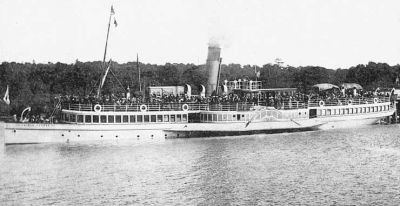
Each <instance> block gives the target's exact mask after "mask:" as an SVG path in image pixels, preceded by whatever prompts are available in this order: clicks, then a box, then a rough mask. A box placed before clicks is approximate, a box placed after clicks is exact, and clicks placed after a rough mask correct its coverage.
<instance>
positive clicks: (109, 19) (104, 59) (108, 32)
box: [103, 5, 114, 66]
mask: <svg viewBox="0 0 400 206" xmlns="http://www.w3.org/2000/svg"><path fill="white" fill-rule="evenodd" d="M113 14H114V8H113V6H112V5H111V12H110V17H109V18H108V29H107V38H106V46H105V48H104V57H103V66H104V63H105V62H106V55H107V44H108V36H109V34H110V25H111V16H112V15H113Z"/></svg>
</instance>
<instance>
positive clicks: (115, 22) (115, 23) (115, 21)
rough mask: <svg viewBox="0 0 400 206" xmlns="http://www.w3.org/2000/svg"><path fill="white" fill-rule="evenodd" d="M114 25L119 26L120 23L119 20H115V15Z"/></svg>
mask: <svg viewBox="0 0 400 206" xmlns="http://www.w3.org/2000/svg"><path fill="white" fill-rule="evenodd" d="M114 26H115V27H117V26H118V23H117V20H115V17H114Z"/></svg>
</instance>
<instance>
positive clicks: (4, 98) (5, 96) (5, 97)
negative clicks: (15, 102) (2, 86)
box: [3, 85, 10, 104]
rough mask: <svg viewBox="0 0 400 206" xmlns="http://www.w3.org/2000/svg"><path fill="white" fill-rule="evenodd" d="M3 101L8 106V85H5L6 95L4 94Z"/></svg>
mask: <svg viewBox="0 0 400 206" xmlns="http://www.w3.org/2000/svg"><path fill="white" fill-rule="evenodd" d="M3 101H4V102H5V103H6V104H10V94H9V91H8V85H7V90H6V93H5V94H4V97H3Z"/></svg>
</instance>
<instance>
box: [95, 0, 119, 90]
mask: <svg viewBox="0 0 400 206" xmlns="http://www.w3.org/2000/svg"><path fill="white" fill-rule="evenodd" d="M114 14H115V13H114V8H113V6H112V5H111V11H110V17H109V18H108V29H107V38H106V46H105V48H104V57H103V65H102V67H103V69H104V68H105V67H106V65H105V64H106V56H107V44H108V36H109V34H110V25H111V16H112V15H114ZM109 66H110V65H109ZM108 69H109V67H108V68H107V71H106V73H105V75H107V73H108ZM103 79H105V77H103ZM103 83H104V82H102V81H101V82H100V84H99V88H98V89H97V97H100V91H101V88H102V87H103Z"/></svg>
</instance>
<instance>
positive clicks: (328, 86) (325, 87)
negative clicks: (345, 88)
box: [312, 83, 339, 91]
mask: <svg viewBox="0 0 400 206" xmlns="http://www.w3.org/2000/svg"><path fill="white" fill-rule="evenodd" d="M312 87H314V88H318V89H319V91H324V90H328V89H334V88H336V89H339V87H338V86H336V85H333V84H329V83H322V84H316V85H314V86H312Z"/></svg>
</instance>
